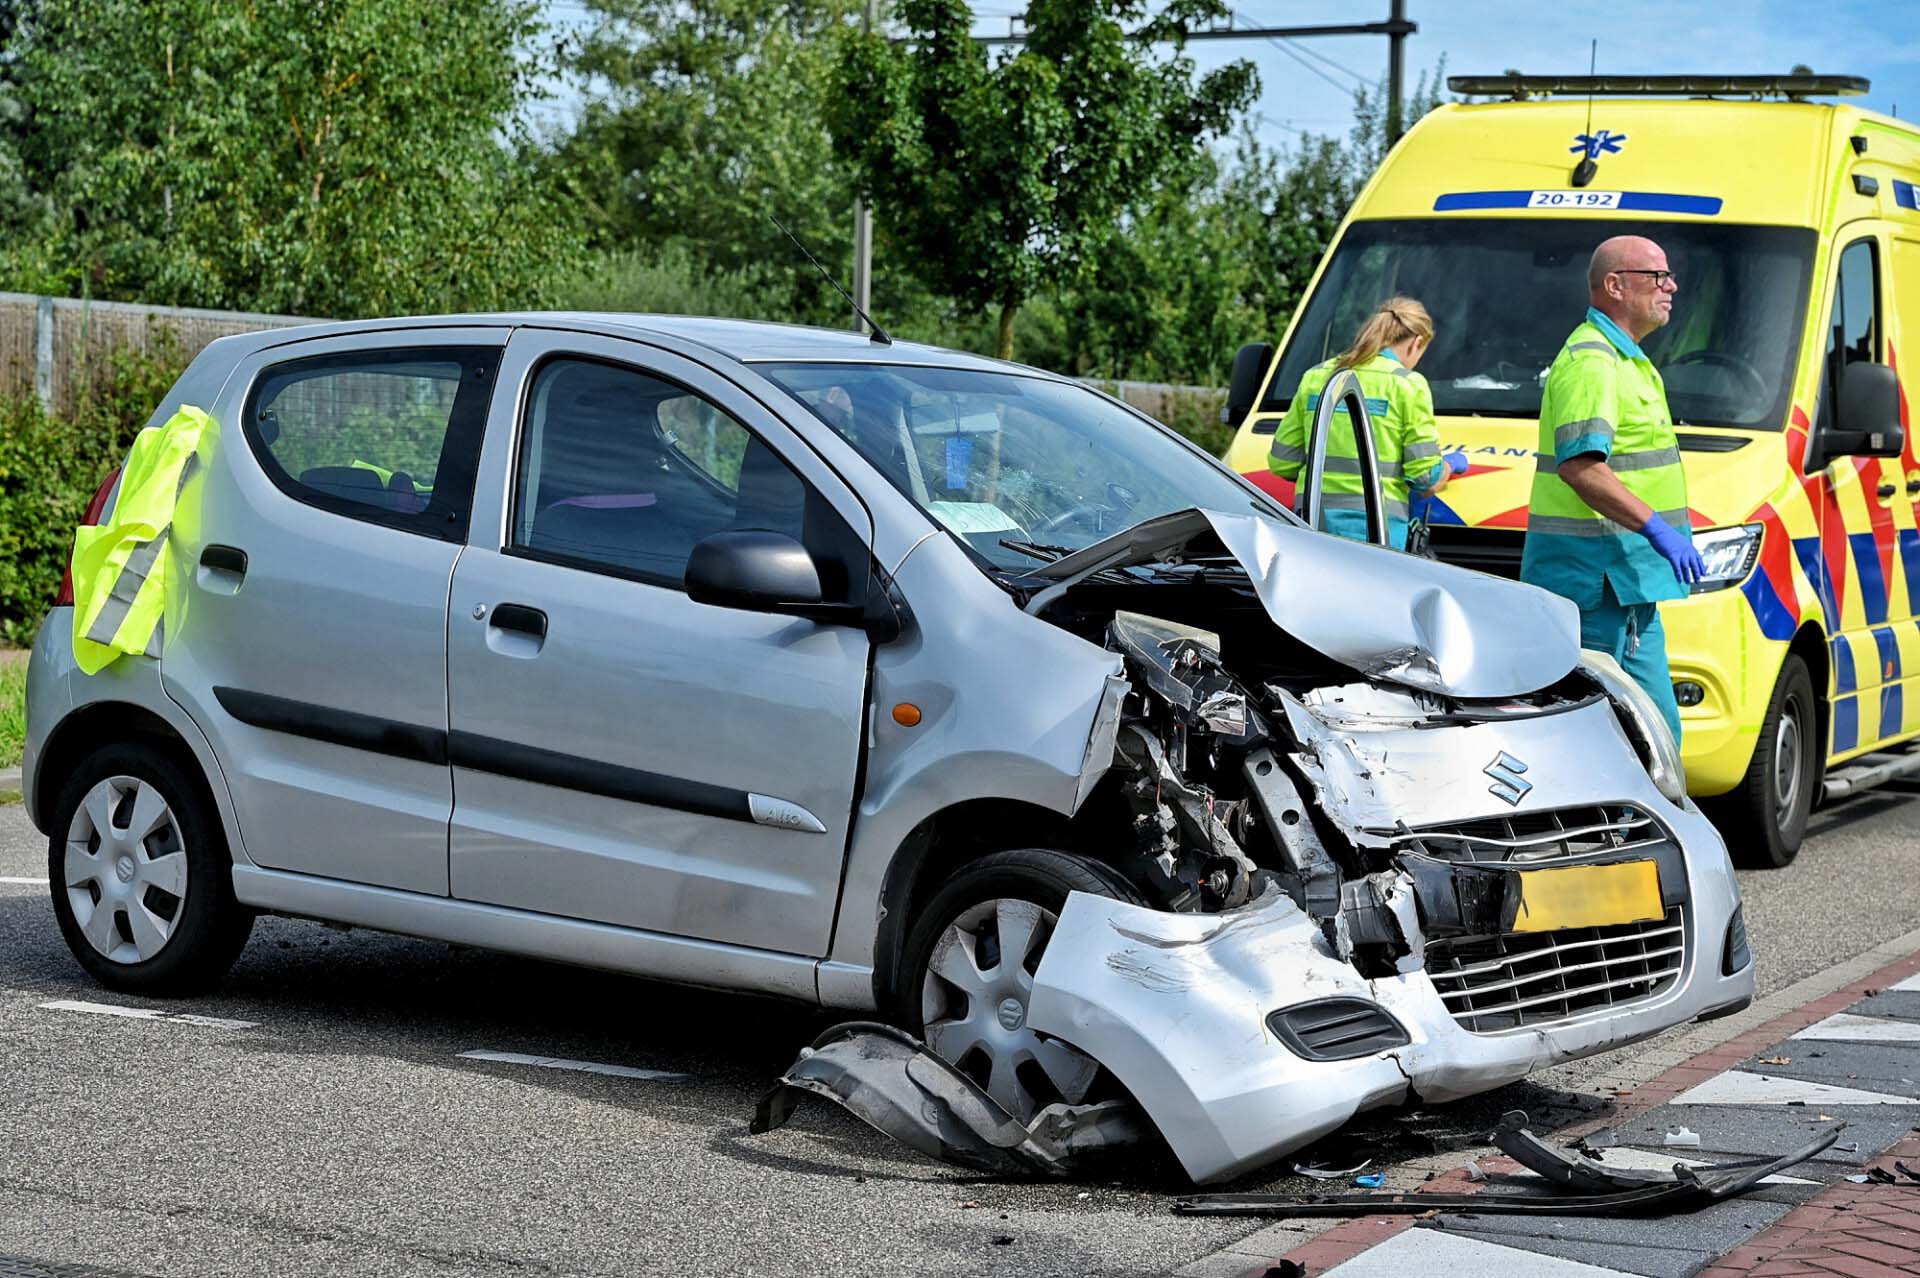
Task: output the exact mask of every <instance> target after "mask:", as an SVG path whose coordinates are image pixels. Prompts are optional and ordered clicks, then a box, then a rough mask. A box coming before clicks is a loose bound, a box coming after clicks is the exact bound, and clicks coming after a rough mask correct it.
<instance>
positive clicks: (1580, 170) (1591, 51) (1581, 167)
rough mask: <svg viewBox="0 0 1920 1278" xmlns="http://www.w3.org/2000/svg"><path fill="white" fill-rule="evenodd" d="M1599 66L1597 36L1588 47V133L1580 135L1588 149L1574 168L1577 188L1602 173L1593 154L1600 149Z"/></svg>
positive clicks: (1598, 40)
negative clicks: (1596, 135) (1596, 125)
mask: <svg viewBox="0 0 1920 1278" xmlns="http://www.w3.org/2000/svg"><path fill="white" fill-rule="evenodd" d="M1599 65H1600V37H1598V36H1595V37H1594V38H1593V42H1592V43H1591V44H1590V45H1588V46H1587V127H1586V131H1585V132H1583V133H1582V134H1581V135H1580V136H1581V137H1583V138H1585V139H1586V149H1585V150H1583V151H1582V152H1581V153H1580V163H1578V164H1576V165H1574V166H1573V184H1574V185H1575V186H1585V185H1586V184H1587V183H1589V182H1591V181H1593V175H1594V174H1596V173H1598V172H1599V171H1600V166H1599V165H1598V164H1596V163H1594V160H1593V153H1594V151H1595V150H1597V149H1598V148H1596V147H1595V146H1594V144H1593V79H1594V76H1593V73H1594V69H1595V68H1596V67H1598V66H1599Z"/></svg>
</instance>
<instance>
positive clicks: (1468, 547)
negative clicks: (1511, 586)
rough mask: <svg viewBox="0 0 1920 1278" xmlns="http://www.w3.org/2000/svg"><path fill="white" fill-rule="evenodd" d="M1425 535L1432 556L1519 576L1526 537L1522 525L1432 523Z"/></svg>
mask: <svg viewBox="0 0 1920 1278" xmlns="http://www.w3.org/2000/svg"><path fill="white" fill-rule="evenodd" d="M1427 537H1428V545H1430V546H1432V547H1433V555H1434V558H1436V559H1438V560H1440V562H1442V563H1448V564H1458V565H1459V566H1460V567H1462V568H1474V569H1478V570H1479V571H1481V572H1485V573H1492V574H1493V575H1494V576H1496V577H1506V578H1508V579H1510V580H1514V581H1518V580H1519V579H1520V549H1521V547H1522V546H1523V545H1524V544H1525V543H1526V540H1527V534H1526V532H1525V531H1524V530H1522V529H1517V528H1460V527H1457V526H1455V525H1452V524H1433V525H1430V526H1429V527H1428V529H1427Z"/></svg>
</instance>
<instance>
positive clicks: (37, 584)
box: [0, 342, 186, 647]
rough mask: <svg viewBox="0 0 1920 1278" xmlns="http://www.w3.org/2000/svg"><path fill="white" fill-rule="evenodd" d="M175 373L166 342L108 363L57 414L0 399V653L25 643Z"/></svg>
mask: <svg viewBox="0 0 1920 1278" xmlns="http://www.w3.org/2000/svg"><path fill="white" fill-rule="evenodd" d="M185 365H186V360H185V358H183V357H182V356H181V355H180V354H179V350H178V347H177V345H176V344H174V343H172V342H162V343H161V345H160V348H159V351H158V353H157V354H154V355H122V356H117V357H115V358H114V359H113V360H112V361H111V362H110V363H109V364H108V365H107V367H105V368H104V369H101V370H100V371H99V372H98V373H97V374H96V375H95V380H94V383H93V385H92V386H91V387H89V388H87V389H86V390H85V391H84V392H83V393H82V395H81V396H80V401H81V404H82V407H80V408H79V409H77V410H75V411H74V412H72V413H67V414H50V413H48V412H47V411H46V410H45V409H44V408H42V407H41V405H40V401H39V400H38V399H36V398H35V397H33V396H32V395H27V396H21V397H14V398H0V643H4V644H5V645H7V646H10V647H26V646H27V645H28V644H30V643H32V642H33V634H34V631H36V630H37V629H39V627H40V619H41V618H42V617H44V616H45V615H46V612H47V609H48V607H50V606H51V605H52V603H53V599H54V596H55V594H56V593H58V591H59V589H60V577H61V575H62V574H63V573H65V572H66V568H67V556H68V554H69V553H70V552H71V551H72V549H73V530H74V527H75V525H77V524H78V523H79V522H80V519H81V516H82V515H84V514H85V513H86V509H87V502H88V500H89V499H90V498H92V496H93V493H94V490H95V489H96V488H98V487H99V486H100V481H101V480H103V479H105V478H106V477H107V475H108V473H109V472H111V471H112V470H113V468H114V467H115V466H118V465H119V464H120V462H121V461H122V460H123V459H124V458H125V457H126V453H127V449H128V447H129V446H130V445H131V444H132V443H133V437H134V435H135V434H136V433H138V432H139V430H140V428H141V427H142V426H144V425H146V422H147V418H148V416H150V415H151V414H152V412H153V410H154V406H155V405H157V404H158V403H159V402H160V400H161V398H162V397H163V396H164V395H165V394H166V393H167V389H168V388H169V387H170V386H172V385H173V382H174V379H175V378H176V377H178V376H179V374H180V370H181V369H182V368H183V367H185Z"/></svg>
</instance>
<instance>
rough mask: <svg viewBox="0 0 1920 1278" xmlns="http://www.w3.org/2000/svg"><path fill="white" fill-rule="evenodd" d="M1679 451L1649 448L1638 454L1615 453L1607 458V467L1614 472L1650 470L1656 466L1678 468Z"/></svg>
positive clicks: (1674, 448)
mask: <svg viewBox="0 0 1920 1278" xmlns="http://www.w3.org/2000/svg"><path fill="white" fill-rule="evenodd" d="M1679 464H1680V449H1679V448H1678V447H1677V446H1675V447H1672V448H1650V449H1648V450H1647V451H1645V452H1640V453H1615V454H1614V455H1613V456H1611V457H1609V458H1607V465H1608V466H1610V467H1612V468H1613V469H1614V470H1652V469H1653V468H1654V467H1656V466H1678V465H1679Z"/></svg>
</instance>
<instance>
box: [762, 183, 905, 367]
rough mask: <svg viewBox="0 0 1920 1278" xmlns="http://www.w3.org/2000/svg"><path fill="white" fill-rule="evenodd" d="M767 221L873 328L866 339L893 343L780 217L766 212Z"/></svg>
mask: <svg viewBox="0 0 1920 1278" xmlns="http://www.w3.org/2000/svg"><path fill="white" fill-rule="evenodd" d="M767 221H769V222H771V223H773V224H774V225H775V226H778V227H780V233H781V234H782V235H784V236H786V237H787V238H788V239H790V240H792V241H793V246H794V247H795V248H797V249H799V250H800V252H801V253H803V254H805V255H806V259H807V261H809V262H811V263H813V269H814V270H816V271H818V272H820V278H822V279H824V280H825V281H826V282H827V283H829V284H831V285H833V291H834V292H836V293H838V294H839V295H840V296H841V297H844V298H846V299H847V305H848V306H851V307H852V308H853V313H854V314H855V315H858V316H859V317H860V319H861V321H862V322H863V323H865V324H866V326H867V327H868V328H870V329H872V330H873V332H872V333H871V334H869V335H868V337H867V340H868V341H870V342H873V343H875V344H876V345H879V346H891V345H893V338H891V337H889V336H888V335H887V330H886V329H884V328H881V327H880V326H879V325H878V324H876V323H874V322H873V317H872V316H871V315H869V314H867V313H866V312H865V311H863V310H861V309H860V303H858V302H856V301H854V300H853V298H852V296H851V295H850V294H848V292H847V290H845V289H844V288H841V287H840V281H839V280H836V279H835V278H833V276H832V275H831V274H829V273H828V271H827V268H826V267H824V266H822V265H820V259H819V258H817V257H815V256H814V255H813V254H811V253H808V252H807V246H806V245H804V244H802V243H801V242H800V237H799V236H797V235H795V234H794V233H793V232H792V231H789V230H788V229H787V228H786V227H785V226H782V225H781V223H780V219H779V218H777V217H775V216H774V215H773V214H771V213H769V214H767Z"/></svg>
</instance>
